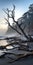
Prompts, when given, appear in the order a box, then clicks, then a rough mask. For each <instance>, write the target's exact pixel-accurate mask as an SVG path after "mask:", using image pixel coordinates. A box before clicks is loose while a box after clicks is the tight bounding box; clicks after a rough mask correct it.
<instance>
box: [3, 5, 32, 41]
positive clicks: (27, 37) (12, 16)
mask: <svg viewBox="0 0 33 65" xmlns="http://www.w3.org/2000/svg"><path fill="white" fill-rule="evenodd" d="M3 11H4V12H5V13H6V14H7V17H8V19H6V18H5V20H6V21H7V22H8V25H9V26H10V27H11V28H12V29H13V30H15V31H16V32H17V33H18V34H20V35H22V34H21V32H22V33H23V34H24V36H25V37H26V39H28V40H30V39H32V38H31V36H27V35H26V33H25V32H24V30H23V29H22V28H21V25H20V24H18V21H15V5H13V10H12V11H11V10H9V9H8V8H7V12H6V11H5V10H3ZM9 12H11V13H12V14H11V16H10V15H9ZM9 18H12V19H13V22H14V23H16V24H17V26H18V27H19V29H20V30H21V32H19V31H18V30H17V29H15V28H14V27H13V26H11V25H10V22H9Z"/></svg>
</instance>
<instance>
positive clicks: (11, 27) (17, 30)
mask: <svg viewBox="0 0 33 65" xmlns="http://www.w3.org/2000/svg"><path fill="white" fill-rule="evenodd" d="M5 20H6V21H7V22H8V20H7V19H6V18H5ZM8 25H9V26H10V27H11V28H12V29H13V30H15V31H16V32H17V33H18V34H20V35H22V34H21V33H20V32H19V31H18V30H16V29H15V28H14V27H13V26H11V25H10V23H9V22H8Z"/></svg>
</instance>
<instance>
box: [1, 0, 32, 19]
mask: <svg viewBox="0 0 33 65" xmlns="http://www.w3.org/2000/svg"><path fill="white" fill-rule="evenodd" d="M13 4H15V6H16V9H15V16H16V19H18V18H19V17H21V16H22V14H23V13H24V12H26V11H27V10H28V7H29V5H30V4H33V0H0V18H3V14H4V12H3V11H2V9H3V8H5V9H6V8H9V9H12V5H13Z"/></svg>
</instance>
